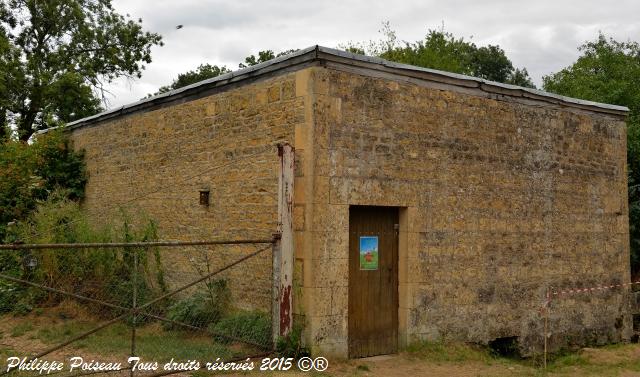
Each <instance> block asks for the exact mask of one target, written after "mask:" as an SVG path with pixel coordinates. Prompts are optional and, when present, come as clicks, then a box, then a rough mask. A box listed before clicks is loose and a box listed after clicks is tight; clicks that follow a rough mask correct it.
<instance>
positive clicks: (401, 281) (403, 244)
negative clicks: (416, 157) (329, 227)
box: [346, 204, 409, 358]
mask: <svg viewBox="0 0 640 377" xmlns="http://www.w3.org/2000/svg"><path fill="white" fill-rule="evenodd" d="M358 207H364V208H376V207H377V208H384V209H395V210H396V211H397V217H396V226H395V231H396V232H397V234H396V236H395V237H396V241H395V242H396V243H397V245H396V250H397V252H396V260H395V261H394V262H393V263H394V264H395V265H396V270H397V272H396V274H397V279H396V281H395V290H396V298H397V300H396V303H395V306H396V311H397V317H396V326H397V328H396V331H397V338H396V341H397V344H396V345H395V349H396V352H398V350H399V349H400V348H401V347H402V346H405V345H406V344H407V334H406V324H407V323H408V322H407V320H408V312H409V311H408V310H407V301H408V300H407V299H408V297H407V296H406V293H407V291H408V290H407V289H406V281H407V279H406V278H407V275H406V273H407V267H408V265H407V244H408V243H407V230H408V229H407V226H408V221H407V220H408V219H407V207H400V206H382V205H364V204H352V205H349V211H348V219H347V220H348V221H347V224H348V231H347V234H348V238H347V239H348V240H349V241H348V242H347V256H348V259H349V261H348V264H349V273H348V274H347V276H348V278H347V280H348V293H349V294H348V298H347V308H346V309H347V353H348V357H349V358H353V356H352V355H351V352H350V339H351V328H350V327H351V326H350V316H351V305H350V302H351V268H350V264H351V246H350V245H351V242H350V239H351V210H352V209H353V208H358ZM403 288H405V289H403Z"/></svg>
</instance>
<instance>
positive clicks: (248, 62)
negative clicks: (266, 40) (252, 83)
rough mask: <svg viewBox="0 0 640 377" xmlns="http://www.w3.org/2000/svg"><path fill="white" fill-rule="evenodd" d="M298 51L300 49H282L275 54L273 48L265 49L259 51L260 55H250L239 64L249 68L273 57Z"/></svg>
mask: <svg viewBox="0 0 640 377" xmlns="http://www.w3.org/2000/svg"><path fill="white" fill-rule="evenodd" d="M296 51H298V49H291V50H286V51H281V52H279V53H277V54H275V53H274V52H273V51H272V50H264V51H258V56H257V57H256V56H255V55H249V56H247V57H246V58H244V63H240V64H238V66H239V67H240V68H247V67H250V66H252V65H257V64H260V63H264V62H266V61H269V60H271V59H275V58H277V57H279V56H283V55H288V54H291V53H292V52H296Z"/></svg>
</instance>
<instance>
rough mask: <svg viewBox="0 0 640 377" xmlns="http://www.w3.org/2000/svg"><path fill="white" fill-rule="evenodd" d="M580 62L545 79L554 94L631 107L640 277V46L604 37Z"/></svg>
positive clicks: (633, 217) (634, 246) (634, 244)
mask: <svg viewBox="0 0 640 377" xmlns="http://www.w3.org/2000/svg"><path fill="white" fill-rule="evenodd" d="M578 49H579V51H580V52H581V56H580V57H579V58H578V60H577V61H576V62H575V63H573V64H572V65H570V66H569V67H566V68H564V69H562V70H561V71H559V72H557V73H554V74H552V75H549V76H545V77H544V78H543V85H544V89H545V90H547V91H550V92H554V93H558V94H562V95H565V96H570V97H577V98H582V99H586V100H591V101H597V102H604V103H611V104H615V105H622V106H627V107H629V109H630V114H629V118H628V119H627V162H628V164H629V169H628V170H629V229H630V233H631V267H632V272H633V273H634V274H635V275H637V274H639V273H640V44H638V43H637V42H631V41H629V42H618V41H615V40H614V39H611V38H607V37H606V36H605V35H604V34H600V35H599V36H598V38H597V39H596V40H594V41H590V42H586V43H585V44H583V45H582V46H580V47H579V48H578Z"/></svg>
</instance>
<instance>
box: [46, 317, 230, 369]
mask: <svg viewBox="0 0 640 377" xmlns="http://www.w3.org/2000/svg"><path fill="white" fill-rule="evenodd" d="M97 325H98V324H97V323H95V322H91V323H88V322H76V321H66V322H64V323H60V324H57V325H52V326H49V327H47V328H44V329H41V330H40V331H38V333H37V338H38V339H40V340H42V341H43V342H45V343H48V344H56V343H60V342H63V341H65V340H68V339H70V338H73V337H75V336H78V335H80V334H82V333H84V332H86V331H89V330H91V329H92V328H94V327H95V326H97ZM73 347H75V348H76V349H83V350H87V351H90V352H92V353H93V352H95V353H101V354H108V355H114V356H123V355H129V354H130V352H131V328H130V327H129V326H127V325H126V324H123V323H118V324H114V325H111V326H109V327H107V328H104V329H102V330H100V331H98V332H97V333H95V334H92V335H89V336H88V337H86V338H84V339H81V340H79V341H77V342H75V343H74V344H73ZM136 354H137V355H140V356H141V357H142V358H143V359H153V360H154V361H158V362H166V361H169V360H170V359H171V358H173V359H174V360H182V361H185V360H187V359H191V360H193V359H198V360H210V359H212V358H213V360H215V358H217V357H220V358H228V357H233V356H236V355H235V354H234V352H232V351H231V350H230V349H229V348H228V347H226V346H224V345H221V344H218V343H215V342H213V341H212V339H211V336H208V335H206V334H204V333H202V334H194V333H193V332H186V331H184V332H183V331H177V330H171V331H166V330H164V329H162V327H161V326H159V325H146V326H144V327H140V328H138V329H137V331H136Z"/></svg>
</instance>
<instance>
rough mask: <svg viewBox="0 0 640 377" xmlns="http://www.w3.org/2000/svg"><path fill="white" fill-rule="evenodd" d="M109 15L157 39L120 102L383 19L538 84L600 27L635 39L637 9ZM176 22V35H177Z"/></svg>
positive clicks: (411, 7)
mask: <svg viewBox="0 0 640 377" xmlns="http://www.w3.org/2000/svg"><path fill="white" fill-rule="evenodd" d="M114 6H115V8H116V9H117V10H118V11H120V12H122V13H126V12H128V13H130V14H131V15H132V16H133V17H142V18H143V20H144V25H145V27H146V28H148V29H149V30H152V31H156V32H160V33H161V34H163V36H164V40H165V43H166V45H165V47H162V48H155V49H154V55H153V59H154V62H153V63H152V64H150V65H149V67H148V69H147V71H145V73H144V75H143V78H142V79H141V80H139V81H137V82H135V83H133V84H132V85H131V86H130V88H129V87H127V86H126V85H124V84H122V83H120V82H119V81H118V82H117V83H114V88H115V87H117V88H118V89H117V90H113V91H114V92H116V93H117V98H115V99H114V100H113V101H112V104H113V105H114V106H115V105H120V104H124V103H127V102H131V101H133V100H137V99H138V98H140V97H142V96H144V95H145V94H146V93H148V92H149V90H148V88H157V87H159V86H161V85H166V84H168V83H170V82H171V80H172V79H173V78H174V77H175V76H177V74H178V73H180V72H184V71H186V70H189V69H193V68H195V67H196V66H197V65H199V64H201V63H211V64H223V65H227V66H228V67H230V68H232V69H235V68H236V67H237V64H238V63H239V62H240V61H241V60H242V59H243V58H244V57H245V56H247V55H249V54H252V53H253V54H254V53H256V52H257V51H259V50H264V49H272V50H274V51H281V50H285V49H290V48H303V47H307V46H310V45H314V44H322V45H326V46H329V47H336V46H338V45H339V44H341V43H345V42H348V41H365V40H369V39H378V38H379V37H380V35H379V34H378V33H377V31H378V30H379V29H380V26H381V21H383V20H389V21H390V22H391V24H392V27H393V28H394V29H395V30H396V31H397V34H398V38H399V39H401V40H408V41H415V40H418V39H421V38H423V37H424V35H425V33H426V31H427V29H429V28H431V29H433V28H439V27H440V25H441V23H442V22H444V24H445V28H446V30H447V31H450V32H452V33H454V34H455V35H456V36H463V37H465V38H468V37H470V36H473V41H474V42H476V43H478V44H489V43H490V44H499V45H500V46H501V47H502V48H504V49H505V51H506V52H507V55H508V56H509V57H510V58H511V59H512V61H513V62H514V64H515V65H516V66H518V67H526V68H527V69H528V70H529V73H530V74H531V76H532V77H533V79H534V81H535V82H536V83H537V84H538V85H539V84H540V83H541V78H542V76H543V75H546V74H549V73H552V72H555V71H558V70H559V69H561V68H562V67H565V66H567V65H568V64H571V63H572V62H573V61H574V60H575V59H576V57H577V56H578V51H577V47H578V46H579V45H580V44H582V43H583V42H584V41H585V40H593V39H594V38H595V37H596V36H597V33H598V31H599V30H601V31H603V32H605V33H606V34H607V35H611V36H613V37H615V38H617V39H622V40H626V39H634V40H640V22H639V21H638V18H637V15H638V14H640V2H637V1H635V0H618V1H616V2H615V3H602V1H600V0H583V1H580V2H574V1H559V0H539V1H535V2H521V1H512V0H484V1H482V2H480V1H473V0H469V1H464V0H449V1H438V0H426V1H425V0H407V1H399V0H396V1H394V2H391V3H390V2H389V1H384V2H383V1H373V0H342V1H287V0H270V1H267V0H262V1H257V0H247V1H240V0H237V1H221V0H206V1H203V0H182V1H175V0H114ZM178 24H182V25H184V28H182V29H180V30H176V29H175V26H176V25H178Z"/></svg>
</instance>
